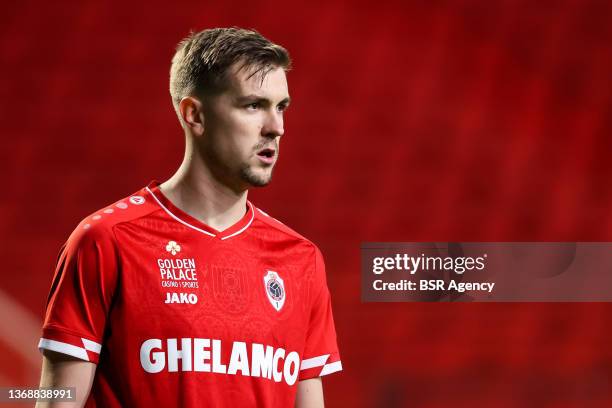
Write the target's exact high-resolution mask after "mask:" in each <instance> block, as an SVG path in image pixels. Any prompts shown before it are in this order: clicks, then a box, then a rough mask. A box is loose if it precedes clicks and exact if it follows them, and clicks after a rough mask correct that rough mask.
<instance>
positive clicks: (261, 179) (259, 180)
mask: <svg viewBox="0 0 612 408" xmlns="http://www.w3.org/2000/svg"><path fill="white" fill-rule="evenodd" d="M273 170H274V168H271V169H270V171H269V172H266V173H265V174H257V173H256V172H255V171H253V168H252V167H251V166H249V165H248V164H247V165H245V166H244V167H242V168H241V169H240V178H241V179H242V180H243V181H244V182H246V183H248V184H249V185H250V186H252V187H264V186H267V185H268V184H270V182H271V181H272V172H273Z"/></svg>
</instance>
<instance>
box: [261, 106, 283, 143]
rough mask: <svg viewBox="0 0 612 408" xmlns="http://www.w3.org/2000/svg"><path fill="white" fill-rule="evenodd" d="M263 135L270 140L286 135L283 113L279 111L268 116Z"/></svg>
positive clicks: (262, 131)
mask: <svg viewBox="0 0 612 408" xmlns="http://www.w3.org/2000/svg"><path fill="white" fill-rule="evenodd" d="M261 133H262V135H263V136H265V137H268V138H270V139H274V138H276V137H279V136H282V135H283V134H284V133H285V129H284V128H283V113H282V112H278V111H272V112H269V113H268V114H267V115H266V119H265V123H264V125H263V127H262V129H261Z"/></svg>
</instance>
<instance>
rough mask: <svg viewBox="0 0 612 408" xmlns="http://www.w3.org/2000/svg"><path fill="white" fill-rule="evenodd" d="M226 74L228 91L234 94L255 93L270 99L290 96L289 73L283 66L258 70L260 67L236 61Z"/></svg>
mask: <svg viewBox="0 0 612 408" xmlns="http://www.w3.org/2000/svg"><path fill="white" fill-rule="evenodd" d="M226 75H227V77H226V78H227V84H228V87H227V89H226V92H228V93H230V94H233V95H234V96H244V95H251V94H255V95H261V96H265V97H268V98H270V99H284V98H287V97H288V96H289V89H288V85H287V75H286V73H285V70H284V69H283V68H282V67H277V66H272V67H269V68H265V69H263V70H259V71H258V67H243V66H241V65H240V64H238V63H236V64H234V65H232V66H231V67H230V69H229V70H228V71H227V74H226Z"/></svg>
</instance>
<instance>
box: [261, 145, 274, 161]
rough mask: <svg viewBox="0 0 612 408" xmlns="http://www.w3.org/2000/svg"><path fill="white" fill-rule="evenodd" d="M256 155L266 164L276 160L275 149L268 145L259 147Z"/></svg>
mask: <svg viewBox="0 0 612 408" xmlns="http://www.w3.org/2000/svg"><path fill="white" fill-rule="evenodd" d="M257 157H259V160H261V161H262V162H264V163H266V164H272V163H274V161H275V160H276V150H275V149H272V148H269V147H267V148H265V149H261V150H260V151H258V152H257Z"/></svg>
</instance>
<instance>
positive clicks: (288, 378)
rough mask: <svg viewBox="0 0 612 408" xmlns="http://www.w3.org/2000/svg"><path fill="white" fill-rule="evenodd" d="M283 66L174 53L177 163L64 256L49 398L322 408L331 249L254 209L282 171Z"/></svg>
mask: <svg viewBox="0 0 612 408" xmlns="http://www.w3.org/2000/svg"><path fill="white" fill-rule="evenodd" d="M289 68H290V58H289V55H288V54H287V51H286V50H285V49H284V48H282V47H280V46H278V45H275V44H273V43H271V42H270V41H268V40H267V39H265V38H264V37H262V36H261V35H260V34H258V33H256V32H254V31H248V30H243V29H237V28H230V29H213V30H205V31H202V32H199V33H195V34H194V33H192V34H191V35H189V36H188V37H187V38H186V39H184V40H183V41H182V42H181V43H180V44H179V46H178V47H177V52H176V54H175V56H174V58H173V59H172V67H171V70H170V94H171V96H172V101H173V104H174V108H175V110H176V112H177V114H178V117H179V121H180V122H181V125H182V127H183V129H184V132H185V140H186V149H185V156H184V160H183V163H182V164H181V166H180V167H179V169H178V170H177V172H176V173H175V174H174V175H173V176H172V177H171V178H170V179H169V180H167V181H166V182H164V183H161V184H160V183H158V182H155V181H154V182H151V183H150V184H149V185H148V186H147V187H145V188H143V189H141V190H140V191H138V192H136V193H134V194H132V195H131V196H129V197H127V198H125V199H122V200H119V201H118V202H116V203H114V204H112V205H109V206H107V207H105V208H103V209H101V210H100V211H97V212H96V213H94V214H92V215H91V216H89V217H87V218H86V219H84V220H83V221H82V222H81V223H80V224H79V226H78V227H77V228H76V229H75V231H74V232H73V234H72V235H71V236H70V238H69V239H68V241H67V242H66V244H65V245H64V247H63V248H62V251H61V253H60V256H59V259H58V264H57V269H56V273H55V277H54V280H53V284H52V287H51V293H50V296H49V300H48V304H47V311H46V316H45V321H44V327H43V335H42V338H41V340H40V344H39V348H40V349H41V350H42V352H43V354H44V358H43V369H42V378H41V386H43V387H44V386H54V387H60V386H66V387H68V386H76V395H77V400H78V401H77V402H78V403H79V404H81V405H83V404H84V405H85V406H103V407H115V406H128V407H141V406H142V407H151V406H163V407H170V406H186V407H188V406H198V407H204V406H211V407H213V406H214V407H225V406H227V407H240V406H265V407H281V406H292V405H294V403H295V405H296V406H309V407H319V406H323V391H322V386H321V380H320V377H321V376H323V375H326V374H329V373H333V372H336V371H339V370H341V369H342V366H341V363H340V358H339V354H338V348H337V345H336V335H335V330H334V324H333V318H332V312H331V303H330V297H329V291H328V289H327V284H326V280H325V269H324V264H323V259H322V257H321V253H320V252H319V250H318V249H317V248H316V246H315V245H313V244H312V243H311V242H309V241H308V240H306V239H305V238H303V237H302V236H300V235H299V234H297V233H296V232H294V231H292V230H291V229H289V228H288V227H286V226H284V225H283V224H281V223H280V222H278V221H277V220H275V219H274V218H272V217H270V216H268V215H266V214H265V213H264V212H263V211H261V210H259V209H258V208H256V207H255V206H254V205H253V204H251V203H250V202H249V201H248V200H247V191H248V188H249V187H251V186H264V185H266V184H268V183H269V182H270V180H271V177H272V170H273V169H274V165H275V163H276V160H277V159H278V154H279V142H280V139H281V136H282V135H283V133H284V128H283V113H284V111H285V109H286V108H287V107H288V105H289V100H290V98H289V93H288V89H287V80H286V74H285V73H286V71H287V70H288V69H289ZM45 404H46V403H39V406H55V407H59V406H62V405H61V403H58V402H54V403H50V404H47V405H45ZM66 406H70V407H74V406H75V405H74V403H68V404H66Z"/></svg>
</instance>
